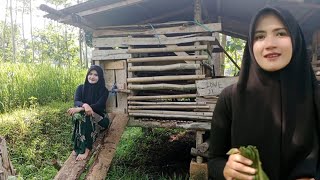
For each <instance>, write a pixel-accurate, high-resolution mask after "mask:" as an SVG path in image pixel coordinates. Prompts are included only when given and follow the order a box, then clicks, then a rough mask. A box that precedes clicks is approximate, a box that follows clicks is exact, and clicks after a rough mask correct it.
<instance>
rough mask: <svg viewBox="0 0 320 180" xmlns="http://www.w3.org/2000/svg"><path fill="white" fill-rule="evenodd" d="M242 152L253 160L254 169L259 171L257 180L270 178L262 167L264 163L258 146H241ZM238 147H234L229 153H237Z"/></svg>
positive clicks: (256, 175)
mask: <svg viewBox="0 0 320 180" xmlns="http://www.w3.org/2000/svg"><path fill="white" fill-rule="evenodd" d="M239 151H240V154H241V155H242V156H244V157H246V158H248V159H250V160H252V162H253V163H252V165H251V167H253V168H254V169H256V170H257V173H256V174H255V176H254V179H256V180H269V178H268V176H267V175H266V173H265V172H264V171H263V169H262V163H261V161H260V156H259V151H258V149H257V147H256V146H252V145H248V146H247V147H245V146H241V147H240V148H239ZM239 151H238V150H237V149H235V148H232V149H230V150H229V152H228V153H227V154H229V155H230V154H236V153H238V152H239Z"/></svg>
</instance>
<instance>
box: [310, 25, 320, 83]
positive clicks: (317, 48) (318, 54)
mask: <svg viewBox="0 0 320 180" xmlns="http://www.w3.org/2000/svg"><path fill="white" fill-rule="evenodd" d="M312 67H313V70H314V72H315V74H316V77H317V79H318V80H320V30H319V31H317V32H315V33H314V34H313V39H312Z"/></svg>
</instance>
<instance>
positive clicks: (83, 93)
mask: <svg viewBox="0 0 320 180" xmlns="http://www.w3.org/2000/svg"><path fill="white" fill-rule="evenodd" d="M92 70H95V71H97V73H98V77H99V80H98V82H97V83H95V84H90V83H89V81H88V75H89V73H90V71H92ZM108 95H109V92H108V90H107V88H106V87H105V80H104V76H103V70H102V68H101V67H100V66H97V65H92V66H91V67H90V68H89V69H88V72H87V75H86V77H85V81H84V84H83V85H80V86H79V87H78V88H77V91H76V95H75V106H78V107H79V106H80V107H81V106H82V105H83V104H84V103H87V104H89V105H90V106H91V108H92V110H93V111H94V112H96V113H98V114H99V115H101V116H104V112H105V108H106V101H107V99H108Z"/></svg>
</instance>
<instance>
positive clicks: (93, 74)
mask: <svg viewBox="0 0 320 180" xmlns="http://www.w3.org/2000/svg"><path fill="white" fill-rule="evenodd" d="M98 81H99V76H98V73H97V71H96V70H91V71H90V72H89V74H88V82H89V83H90V84H95V83H97V82H98Z"/></svg>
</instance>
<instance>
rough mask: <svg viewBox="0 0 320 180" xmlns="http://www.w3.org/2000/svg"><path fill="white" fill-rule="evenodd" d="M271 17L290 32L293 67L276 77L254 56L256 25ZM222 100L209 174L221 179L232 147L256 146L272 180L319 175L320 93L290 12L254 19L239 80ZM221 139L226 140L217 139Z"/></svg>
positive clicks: (279, 11)
mask: <svg viewBox="0 0 320 180" xmlns="http://www.w3.org/2000/svg"><path fill="white" fill-rule="evenodd" d="M269 13H273V14H275V15H276V16H277V17H279V18H280V20H281V21H282V23H283V24H284V26H285V27H286V28H287V30H288V32H289V33H290V36H291V40H292V46H293V47H292V49H293V54H292V59H291V61H290V63H289V64H288V65H287V66H286V67H284V68H283V69H281V70H279V71H276V72H267V71H265V70H263V69H262V68H261V67H259V65H258V64H257V62H256V60H255V58H254V54H253V41H254V33H255V27H256V24H257V20H258V19H259V18H260V17H261V16H263V15H264V14H269ZM228 89H229V92H228ZM221 96H227V97H224V100H221V101H222V102H220V104H219V102H218V104H217V106H216V109H215V112H214V116H213V121H212V131H211V132H213V135H212V138H211V141H210V142H211V144H210V146H211V147H210V148H212V149H211V151H210V156H211V160H210V161H209V171H212V172H209V174H210V173H211V174H214V175H213V176H216V177H221V176H223V175H222V171H223V167H224V165H225V162H226V161H227V157H226V156H222V155H221V154H222V153H226V152H227V151H228V150H229V149H230V148H233V147H235V148H239V147H240V146H247V145H254V146H256V147H257V148H258V150H259V152H260V158H261V162H262V166H263V169H264V170H265V172H266V173H267V175H268V176H269V178H270V179H272V180H285V179H288V180H292V179H296V178H301V177H310V178H311V177H315V176H316V172H317V167H318V163H319V158H318V156H319V147H318V146H319V137H318V136H319V135H318V134H319V120H320V119H319V116H318V113H319V112H320V108H319V105H318V103H319V100H320V99H319V97H320V96H319V88H318V85H317V82H316V79H315V75H314V72H313V71H312V68H311V64H310V62H309V60H308V58H307V50H306V45H305V41H304V37H303V34H302V32H301V29H300V27H299V25H298V23H297V21H296V20H295V19H294V17H293V16H292V15H291V14H290V13H289V12H288V11H286V10H284V9H281V8H278V7H266V8H263V9H262V10H260V11H259V12H258V13H257V14H256V15H255V16H254V18H253V19H252V21H251V25H250V30H249V36H248V42H247V44H246V47H245V51H244V55H243V61H242V66H241V71H240V76H239V81H238V83H237V84H235V85H233V86H230V87H228V88H227V89H226V90H225V91H224V92H222V93H221ZM219 100H220V98H219ZM223 103H224V104H223ZM222 104H223V105H222ZM222 106H226V108H225V107H222ZM224 109H226V110H224ZM229 113H230V115H229ZM226 114H228V115H226ZM225 117H228V118H225ZM220 134H221V135H222V136H220V137H218V136H219V135H220ZM219 138H220V139H219ZM215 145H216V147H215ZM223 151H225V152H223ZM210 166H211V167H210ZM215 167H216V170H214V169H215ZM218 171H219V172H218ZM217 179H219V178H217Z"/></svg>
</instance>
